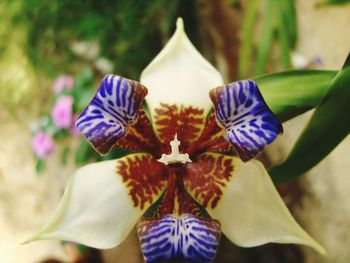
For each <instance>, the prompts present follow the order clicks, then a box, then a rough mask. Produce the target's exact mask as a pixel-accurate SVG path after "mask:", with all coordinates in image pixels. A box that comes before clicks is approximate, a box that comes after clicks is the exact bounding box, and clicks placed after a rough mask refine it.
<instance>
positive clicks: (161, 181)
mask: <svg viewBox="0 0 350 263" xmlns="http://www.w3.org/2000/svg"><path fill="white" fill-rule="evenodd" d="M118 163H119V165H118V167H117V173H118V174H120V175H121V176H122V178H123V182H124V183H125V184H126V186H127V188H128V189H129V194H130V196H131V198H132V200H133V203H134V206H135V207H139V208H141V209H143V208H144V207H145V205H146V204H147V203H148V205H151V204H152V203H153V202H154V201H155V199H156V198H157V197H158V196H159V195H160V194H161V192H162V191H163V189H164V188H165V185H166V181H165V178H166V177H165V166H164V165H162V164H160V163H158V162H157V161H156V160H155V159H154V158H153V157H152V156H151V155H149V154H134V155H129V156H128V157H126V158H125V159H121V160H119V161H118ZM102 190H103V189H102Z"/></svg>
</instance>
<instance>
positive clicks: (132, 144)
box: [116, 109, 161, 158]
mask: <svg viewBox="0 0 350 263" xmlns="http://www.w3.org/2000/svg"><path fill="white" fill-rule="evenodd" d="M116 145H117V146H119V147H121V148H123V149H127V150H130V151H134V152H141V151H142V152H143V151H144V152H147V153H151V154H152V155H153V156H155V157H156V158H157V157H158V156H160V154H161V143H160V141H159V139H158V138H157V136H156V135H155V134H154V131H153V128H152V125H151V122H150V121H149V119H148V117H147V115H146V114H145V112H144V111H143V110H142V109H141V110H140V112H139V118H138V119H137V121H136V123H135V124H133V125H130V126H129V128H128V133H127V135H126V136H125V137H123V138H121V139H120V140H119V141H117V143H116Z"/></svg>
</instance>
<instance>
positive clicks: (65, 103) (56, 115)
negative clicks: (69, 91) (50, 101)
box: [51, 96, 73, 128]
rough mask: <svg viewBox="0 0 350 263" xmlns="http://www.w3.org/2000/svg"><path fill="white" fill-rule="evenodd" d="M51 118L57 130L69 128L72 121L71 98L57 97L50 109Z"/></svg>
mask: <svg viewBox="0 0 350 263" xmlns="http://www.w3.org/2000/svg"><path fill="white" fill-rule="evenodd" d="M51 117H52V120H53V122H54V124H55V125H56V126H57V127H58V128H70V126H71V124H72V120H73V97H71V96H61V97H59V98H58V99H57V101H56V103H55V105H54V106H53V108H52V111H51Z"/></svg>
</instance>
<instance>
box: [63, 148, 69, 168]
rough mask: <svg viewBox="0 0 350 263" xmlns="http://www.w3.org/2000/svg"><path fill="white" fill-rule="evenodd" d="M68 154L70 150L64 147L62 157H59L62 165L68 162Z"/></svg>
mask: <svg viewBox="0 0 350 263" xmlns="http://www.w3.org/2000/svg"><path fill="white" fill-rule="evenodd" d="M69 152H70V149H69V147H67V146H66V147H64V149H63V151H62V155H61V163H62V165H66V164H67V161H68V157H69Z"/></svg>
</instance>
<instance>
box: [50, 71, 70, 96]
mask: <svg viewBox="0 0 350 263" xmlns="http://www.w3.org/2000/svg"><path fill="white" fill-rule="evenodd" d="M73 86H74V78H73V77H72V76H69V75H63V76H60V77H58V78H57V79H56V81H55V83H54V84H53V86H52V90H53V91H54V92H55V94H58V93H60V92H61V91H62V90H63V89H64V88H67V89H72V88H73Z"/></svg>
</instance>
